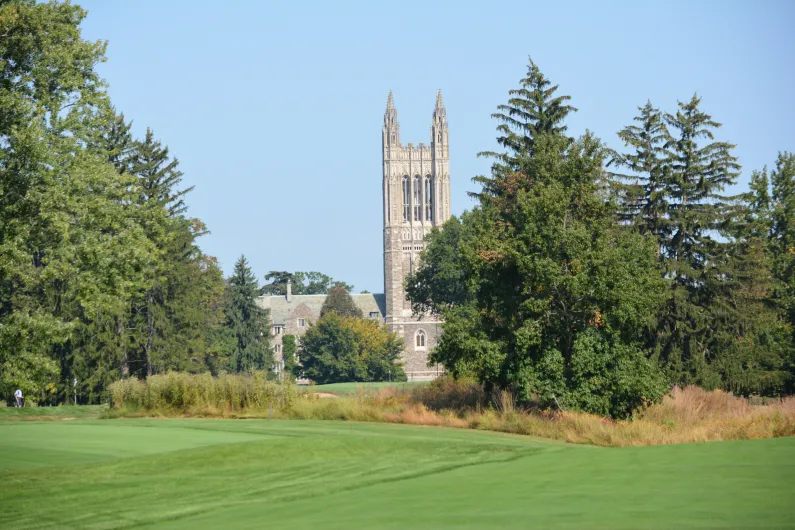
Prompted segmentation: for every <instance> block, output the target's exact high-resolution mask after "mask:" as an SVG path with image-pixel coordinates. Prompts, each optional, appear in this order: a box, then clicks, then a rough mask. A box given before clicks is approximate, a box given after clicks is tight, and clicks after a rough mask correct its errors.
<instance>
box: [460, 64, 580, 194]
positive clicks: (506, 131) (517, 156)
mask: <svg viewBox="0 0 795 530" xmlns="http://www.w3.org/2000/svg"><path fill="white" fill-rule="evenodd" d="M528 61H529V64H528V67H527V75H526V77H525V78H523V79H521V80H520V81H519V82H520V84H521V88H518V89H511V90H509V91H508V94H509V95H510V96H511V97H510V99H509V100H508V103H507V104H506V105H499V106H498V107H497V110H498V111H499V112H497V113H495V114H492V118H494V119H496V120H498V121H500V122H501V123H500V125H499V126H498V127H497V132H498V133H499V135H500V136H498V137H497V142H498V143H499V144H500V145H501V146H502V147H504V148H505V149H507V151H506V152H503V153H496V152H491V151H486V152H482V153H479V155H478V156H487V157H491V158H494V159H495V163H494V165H493V166H492V175H491V176H490V177H487V176H478V177H475V178H474V179H472V180H473V181H475V182H477V183H480V184H481V185H482V186H483V191H482V192H481V193H470V195H472V196H475V197H484V198H485V197H487V196H488V195H490V194H493V193H495V192H496V191H497V190H496V188H495V184H496V182H497V181H498V180H499V179H503V178H506V177H507V176H508V175H509V174H510V173H512V172H515V171H518V170H520V169H521V165H522V162H523V160H526V159H527V157H529V156H531V155H532V153H533V148H534V145H535V141H536V137H537V136H538V135H540V134H546V135H563V134H564V133H565V132H566V129H567V126H566V125H565V123H564V120H565V119H566V116H568V114H569V113H571V112H576V111H577V109H576V108H574V107H572V106H571V105H568V104H567V103H566V102H567V101H569V100H571V96H566V95H563V96H555V92H557V90H558V86H557V85H554V86H552V83H551V82H550V81H549V79H547V78H546V77H545V76H544V74H543V73H541V70H540V69H539V68H538V66H537V65H536V64H535V63H534V62H533V60H532V59H528Z"/></svg>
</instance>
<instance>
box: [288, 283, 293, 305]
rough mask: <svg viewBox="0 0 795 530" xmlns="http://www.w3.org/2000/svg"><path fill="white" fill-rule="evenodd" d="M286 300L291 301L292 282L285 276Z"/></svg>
mask: <svg viewBox="0 0 795 530" xmlns="http://www.w3.org/2000/svg"><path fill="white" fill-rule="evenodd" d="M287 301H288V302H292V301H293V282H292V281H291V280H290V278H287Z"/></svg>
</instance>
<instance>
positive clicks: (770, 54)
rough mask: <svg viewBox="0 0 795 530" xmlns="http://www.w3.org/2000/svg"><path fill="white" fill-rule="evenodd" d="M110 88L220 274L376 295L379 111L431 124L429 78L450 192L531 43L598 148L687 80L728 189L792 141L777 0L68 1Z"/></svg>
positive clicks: (464, 178) (412, 123)
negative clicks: (274, 277)
mask: <svg viewBox="0 0 795 530" xmlns="http://www.w3.org/2000/svg"><path fill="white" fill-rule="evenodd" d="M75 1H76V3H79V4H80V5H82V6H83V7H85V8H86V9H88V11H89V15H88V18H87V19H86V21H85V22H84V25H83V28H84V36H85V37H86V38H88V39H105V40H108V41H109V47H108V54H107V55H108V61H107V63H105V64H103V65H102V66H101V67H100V71H101V74H102V75H103V76H104V77H105V78H106V79H107V80H108V82H109V84H110V93H111V95H112V98H113V101H114V103H115V105H116V106H117V107H118V108H119V109H120V110H121V111H123V112H124V113H125V115H126V116H127V117H128V118H130V119H132V120H134V129H135V131H136V133H137V134H138V135H142V134H143V132H144V131H145V129H146V127H147V126H149V127H152V128H153V129H154V131H155V134H156V136H157V137H158V138H160V139H161V140H162V141H163V142H164V143H165V144H167V145H168V146H169V147H170V148H171V150H172V153H173V154H174V155H175V156H177V157H178V158H179V160H180V163H181V167H182V170H183V171H184V172H185V183H186V185H195V186H196V189H195V191H193V193H192V194H191V195H190V197H189V204H190V214H191V215H193V216H196V217H199V218H201V219H202V220H204V221H205V222H206V223H207V224H208V226H209V228H210V230H211V231H212V234H211V235H209V236H207V237H206V238H205V239H204V240H203V241H202V247H203V248H204V250H205V251H206V252H208V253H210V254H212V255H214V256H216V257H218V259H219V260H220V262H221V264H222V266H223V268H224V270H225V271H226V272H227V273H228V272H229V271H230V270H231V268H232V266H233V264H234V261H235V259H236V258H237V257H238V256H240V255H241V254H245V255H246V256H247V257H248V258H249V260H250V262H251V263H252V265H253V268H254V271H255V272H256V274H257V276H258V278H259V279H260V280H262V276H263V275H264V274H265V273H266V272H267V271H269V270H290V271H292V270H319V271H322V272H325V273H327V274H330V275H331V276H333V277H335V278H338V279H341V280H345V281H347V282H348V283H353V284H354V285H355V286H356V291H357V292H358V291H359V290H361V289H368V290H370V291H372V292H383V270H382V269H383V266H382V247H381V246H382V235H381V234H382V226H381V223H382V218H381V158H380V156H381V155H380V148H381V146H380V142H381V124H382V120H383V113H384V107H385V105H386V98H387V93H388V91H389V90H390V89H392V90H393V91H394V95H395V105H396V107H397V110H398V118H399V120H400V125H401V139H402V140H403V142H404V143H408V142H414V143H419V142H422V141H425V142H428V141H429V128H430V124H431V112H432V110H433V104H434V100H435V94H436V90H437V89H439V88H441V89H442V92H443V94H444V101H445V106H446V107H447V115H448V120H449V123H450V157H451V162H450V167H451V180H452V196H451V200H452V203H451V207H452V210H453V213H454V214H458V213H460V212H461V211H462V210H464V209H470V208H471V207H472V205H473V203H472V202H471V200H470V199H469V198H467V195H466V192H467V191H468V190H472V189H473V184H472V183H471V181H470V179H471V178H472V177H473V176H475V175H478V174H482V173H485V172H487V170H488V162H487V161H484V160H482V159H477V158H476V157H475V154H476V153H477V152H478V151H482V150H488V149H492V148H494V147H495V142H494V138H495V133H494V126H495V123H494V122H493V121H492V120H491V119H490V117H489V116H490V114H491V113H492V112H493V111H494V109H495V107H496V106H497V105H498V104H500V103H503V102H505V101H506V99H507V91H508V90H509V89H511V88H514V87H516V86H517V81H518V80H519V79H520V78H521V77H523V74H524V73H525V70H526V64H527V57H528V56H529V55H531V56H532V57H533V59H534V60H535V61H536V63H537V64H538V65H539V66H540V68H541V70H542V71H543V72H544V73H545V74H546V75H547V76H548V77H549V78H550V79H551V80H552V81H553V82H555V83H557V84H559V85H560V89H561V92H562V93H565V94H570V95H571V96H572V97H573V104H574V105H575V106H576V107H577V108H578V109H579V112H578V113H577V114H575V115H574V116H573V117H572V118H571V119H570V120H569V126H570V131H571V132H572V133H574V134H580V133H582V132H584V131H585V129H586V128H588V129H590V130H592V131H594V132H595V133H596V134H597V135H598V136H600V137H601V138H602V139H603V140H605V141H606V142H608V143H609V144H610V145H611V146H613V147H619V146H620V145H619V143H618V141H617V137H616V132H617V131H618V130H620V129H621V128H622V127H623V126H625V125H627V124H629V123H630V122H631V120H632V118H633V116H634V115H635V113H636V107H637V106H638V105H642V104H643V103H645V102H646V100H647V99H651V101H652V102H653V103H654V104H655V105H657V106H660V107H662V108H664V109H668V110H673V109H674V108H675V107H676V102H677V99H679V100H684V99H687V98H689V97H690V96H691V95H692V94H693V93H694V92H698V94H699V95H700V96H702V97H703V109H704V110H705V111H707V112H709V113H711V114H712V115H713V117H714V118H715V119H716V120H718V121H720V122H722V123H723V124H724V127H723V128H722V129H721V130H720V137H719V139H722V140H729V141H732V142H734V143H736V144H737V150H736V153H737V155H738V156H739V157H740V161H741V163H742V165H743V176H742V178H741V182H742V184H743V186H744V185H745V183H746V182H747V180H748V178H749V175H750V173H751V171H752V170H753V169H759V168H761V167H762V166H764V165H765V164H768V165H771V164H772V163H773V161H774V160H775V156H776V153H777V151H779V150H790V151H793V150H795V30H794V29H793V22H795V2H793V1H790V0H781V1H778V2H773V1H768V2H750V1H749V2H729V1H690V2H672V1H658V2H634V1H632V2H631V1H627V2H543V3H540V2H530V1H519V2H478V3H467V2H462V1H454V2H449V3H441V2H427V1H426V2H409V1H404V2H347V1H338V2H289V3H288V2H279V3H276V2H260V1H254V0H251V1H246V2H244V1H228V2H218V1H213V2H210V1H197V0H184V1H176V0H171V1H162V0H137V1H135V2H132V1H130V2H117V1H113V2H110V1H108V0H90V1H89V0H82V1H81V0H75Z"/></svg>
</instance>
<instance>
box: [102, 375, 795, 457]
mask: <svg viewBox="0 0 795 530" xmlns="http://www.w3.org/2000/svg"><path fill="white" fill-rule="evenodd" d="M191 377H196V378H197V386H198V388H199V389H200V391H199V390H196V389H194V388H192V385H191V381H190V379H191ZM152 379H155V378H152ZM133 386H134V388H132V387H130V388H127V387H124V386H121V385H119V386H117V387H116V388H115V391H116V397H117V399H115V400H114V403H115V404H116V406H115V407H114V408H113V409H111V410H110V411H109V412H108V416H110V417H119V416H164V417H174V416H182V417H191V416H193V417H219V418H289V419H316V420H347V421H369V422H389V423H405V424H411V425H432V426H445V427H457V428H468V429H480V430H489V431H499V432H507V433H515V434H523V435H529V436H537V437H541V438H549V439H555V440H563V441H566V442H570V443H577V444H591V445H599V446H612V447H624V446H640V445H663V444H677V443H692V442H709V441H717V440H747V439H755V438H774V437H780V436H794V435H795V397H788V398H785V399H782V400H777V401H772V402H770V403H767V404H764V405H753V404H752V403H751V402H750V401H749V400H748V399H745V398H741V397H737V396H734V395H732V394H728V393H726V392H721V391H711V392H708V391H705V390H702V389H700V388H697V387H686V388H683V389H680V388H674V389H673V390H672V391H671V393H670V395H668V396H666V397H665V399H664V400H663V402H662V403H660V404H656V405H652V406H651V407H649V408H647V409H645V410H644V411H642V412H641V413H640V414H638V415H637V416H636V417H635V418H634V419H632V420H621V421H614V420H610V419H607V418H603V417H601V416H596V415H593V414H586V413H581V412H548V411H531V410H521V409H519V408H518V407H517V406H516V402H515V400H514V398H513V396H512V395H511V394H510V393H508V392H499V393H496V394H494V395H492V396H488V395H486V393H485V392H483V389H482V387H480V385H478V384H476V383H474V382H472V381H454V380H452V379H448V378H442V379H439V380H437V381H434V382H433V383H432V384H430V385H427V386H421V387H416V388H412V389H394V388H385V389H382V390H379V391H376V392H365V391H360V392H358V393H355V394H351V395H348V396H341V397H339V398H337V399H320V397H319V396H318V394H317V393H313V392H311V391H304V392H298V393H296V392H295V390H294V389H293V388H292V387H290V388H287V389H284V390H282V389H279V388H274V387H277V386H278V385H273V384H272V383H264V382H259V381H257V380H256V378H253V379H251V380H244V379H240V380H234V381H232V380H230V379H227V380H225V381H219V382H214V381H210V380H208V379H207V378H206V377H205V376H183V375H180V376H178V377H177V376H171V377H170V378H168V377H163V378H162V379H161V380H156V381H153V382H152V384H149V383H135V384H134V385H133ZM147 387H148V388H147ZM229 387H235V390H236V391H237V392H234V391H230V389H229ZM166 389H167V390H166ZM235 394H238V396H239V398H238V399H233V400H228V399H225V398H228V397H229V396H230V395H235ZM164 396H165V397H164ZM285 398H287V399H285Z"/></svg>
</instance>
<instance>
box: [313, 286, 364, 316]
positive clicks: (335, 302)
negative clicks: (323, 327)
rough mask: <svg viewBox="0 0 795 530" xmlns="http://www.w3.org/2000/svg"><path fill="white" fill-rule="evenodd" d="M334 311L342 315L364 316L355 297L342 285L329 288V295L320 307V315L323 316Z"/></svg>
mask: <svg viewBox="0 0 795 530" xmlns="http://www.w3.org/2000/svg"><path fill="white" fill-rule="evenodd" d="M332 312H333V313H337V314H338V315H339V316H342V317H355V318H362V310H361V309H359V308H358V307H357V306H356V304H355V303H353V298H351V295H349V294H348V291H346V290H345V287H342V286H338V287H332V288H331V289H329V292H328V295H327V296H326V299H325V300H324V301H323V305H322V306H321V308H320V317H321V318H323V317H324V316H325V315H326V314H328V313H332Z"/></svg>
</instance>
